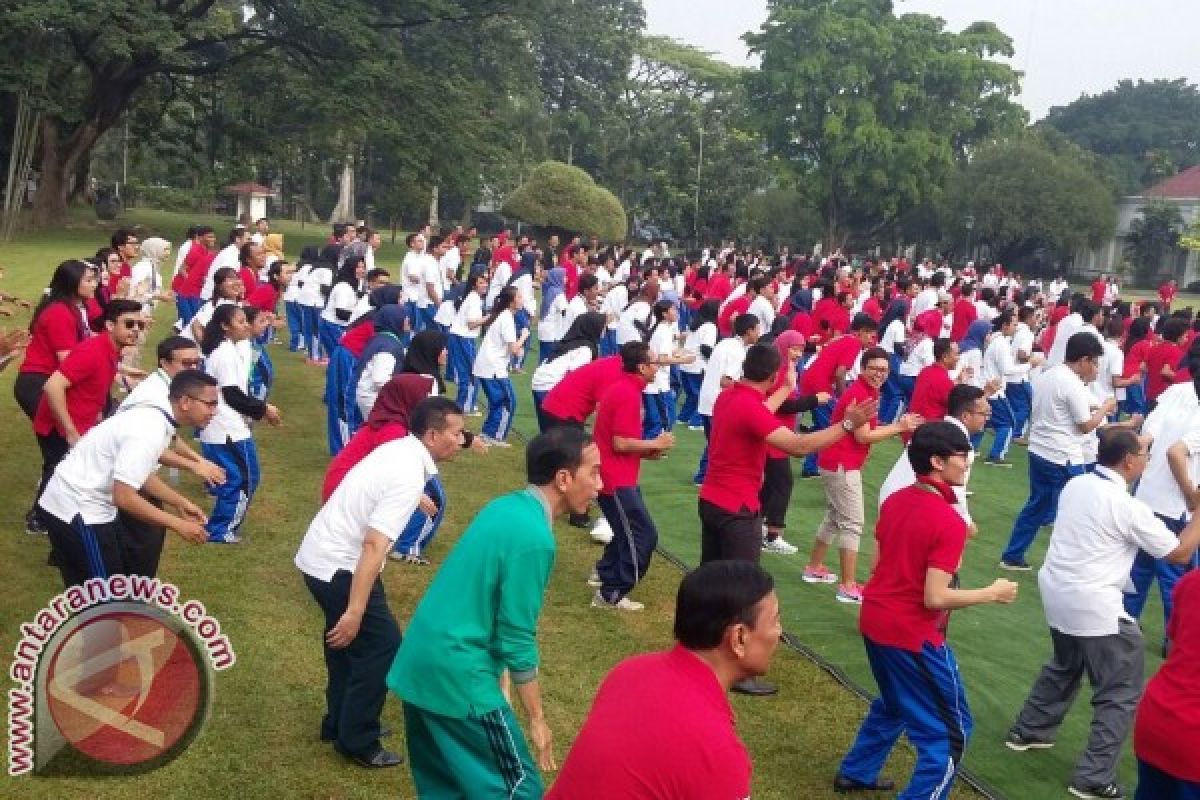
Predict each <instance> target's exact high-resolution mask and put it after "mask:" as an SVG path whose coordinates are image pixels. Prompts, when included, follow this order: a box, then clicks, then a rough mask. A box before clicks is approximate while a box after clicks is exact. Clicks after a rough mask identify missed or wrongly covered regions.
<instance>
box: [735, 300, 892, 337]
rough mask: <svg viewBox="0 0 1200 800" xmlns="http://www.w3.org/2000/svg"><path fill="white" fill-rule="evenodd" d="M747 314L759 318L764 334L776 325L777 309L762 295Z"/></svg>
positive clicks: (747, 310) (754, 301)
mask: <svg viewBox="0 0 1200 800" xmlns="http://www.w3.org/2000/svg"><path fill="white" fill-rule="evenodd" d="M868 296H870V295H868ZM746 313H747V314H753V315H754V316H756V317H758V322H759V324H760V325H762V330H763V332H764V333H765V332H767V331H769V330H771V326H772V325H774V324H775V309H774V308H772V307H771V301H770V300H768V299H767V298H765V297H763V296H762V295H759V296H758V297H756V298H754V300H753V301H752V302H751V303H750V308H748V309H746Z"/></svg>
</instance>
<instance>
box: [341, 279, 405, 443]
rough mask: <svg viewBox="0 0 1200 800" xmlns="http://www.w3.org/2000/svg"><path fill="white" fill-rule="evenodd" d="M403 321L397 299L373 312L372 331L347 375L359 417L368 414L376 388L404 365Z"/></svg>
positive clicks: (365, 416)
mask: <svg viewBox="0 0 1200 800" xmlns="http://www.w3.org/2000/svg"><path fill="white" fill-rule="evenodd" d="M407 324H408V315H407V314H406V313H405V310H404V308H403V307H402V306H400V305H399V304H397V303H393V304H392V305H387V306H384V307H383V308H380V309H378V311H376V312H375V316H374V319H373V326H374V330H375V335H374V336H372V337H371V340H370V341H369V342H367V346H366V348H365V349H364V350H363V352H362V356H361V357H360V358H359V359H358V364H357V365H356V366H355V367H354V371H353V375H352V377H351V381H352V382H353V384H354V401H355V405H356V406H357V408H358V413H359V418H360V419H366V418H367V417H368V416H369V415H370V413H371V409H372V408H374V407H375V401H376V399H377V398H378V396H379V392H380V390H381V389H382V388H383V387H384V386H385V385H386V384H387V383H388V381H390V380H391V379H392V376H393V375H397V374H399V373H400V371H401V370H402V368H403V367H404V351H405V348H404V330H405V327H406V326H407Z"/></svg>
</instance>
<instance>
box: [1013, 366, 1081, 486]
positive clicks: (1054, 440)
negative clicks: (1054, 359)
mask: <svg viewBox="0 0 1200 800" xmlns="http://www.w3.org/2000/svg"><path fill="white" fill-rule="evenodd" d="M1093 403H1095V397H1094V396H1093V395H1092V393H1091V392H1090V391H1088V388H1087V386H1085V385H1084V383H1083V381H1081V380H1080V379H1079V376H1078V375H1076V374H1075V373H1074V372H1072V371H1071V369H1070V367H1068V366H1067V365H1066V364H1059V365H1058V366H1057V367H1052V368H1050V369H1048V370H1046V371H1045V372H1043V373H1042V374H1041V375H1039V376H1038V377H1037V378H1036V379H1034V381H1033V407H1032V410H1031V411H1030V415H1029V420H1030V422H1029V452H1031V453H1033V454H1034V455H1037V456H1040V457H1042V458H1044V459H1046V460H1047V461H1049V462H1051V463H1053V464H1058V465H1060V466H1062V465H1065V464H1068V463H1070V464H1080V465H1082V464H1085V463H1087V461H1086V457H1085V440H1086V439H1087V438H1088V434H1086V433H1081V432H1080V430H1079V426H1080V425H1082V424H1083V423H1085V422H1087V421H1088V420H1089V419H1091V418H1092V405H1093Z"/></svg>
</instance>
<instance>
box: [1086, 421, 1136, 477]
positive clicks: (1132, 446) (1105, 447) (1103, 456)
mask: <svg viewBox="0 0 1200 800" xmlns="http://www.w3.org/2000/svg"><path fill="white" fill-rule="evenodd" d="M1140 452H1142V442H1141V440H1140V439H1138V436H1137V434H1136V433H1134V432H1133V431H1131V430H1129V429H1128V428H1110V429H1107V430H1102V431H1100V444H1099V447H1098V449H1097V450H1096V463H1098V464H1100V465H1101V466H1104V467H1108V468H1110V469H1113V468H1115V467H1118V466H1120V464H1121V462H1122V461H1124V460H1125V458H1126V456H1135V455H1137V454H1138V453H1140Z"/></svg>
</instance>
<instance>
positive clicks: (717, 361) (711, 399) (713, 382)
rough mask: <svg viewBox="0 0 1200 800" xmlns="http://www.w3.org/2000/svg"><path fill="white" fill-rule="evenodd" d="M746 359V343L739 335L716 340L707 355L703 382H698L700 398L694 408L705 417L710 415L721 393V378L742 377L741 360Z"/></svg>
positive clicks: (734, 379) (737, 378) (736, 378)
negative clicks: (715, 344) (710, 352)
mask: <svg viewBox="0 0 1200 800" xmlns="http://www.w3.org/2000/svg"><path fill="white" fill-rule="evenodd" d="M745 360H746V343H745V342H743V341H742V337H740V336H730V337H729V338H728V339H722V340H721V341H719V342H717V346H716V347H714V348H713V351H712V355H711V356H709V357H708V367H707V368H706V369H705V370H704V382H703V383H701V384H700V399H699V401H698V403H697V408H696V410H697V411H698V412H699V413H701V414H703V415H704V416H706V417H711V416H712V413H713V406H714V405H715V404H716V402H717V395H719V394H720V393H721V378H723V377H724V378H729V379H730V380H731V381H736V380H739V379H740V378H741V377H742V362H743V361H745Z"/></svg>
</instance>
